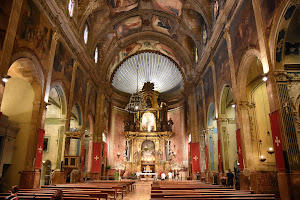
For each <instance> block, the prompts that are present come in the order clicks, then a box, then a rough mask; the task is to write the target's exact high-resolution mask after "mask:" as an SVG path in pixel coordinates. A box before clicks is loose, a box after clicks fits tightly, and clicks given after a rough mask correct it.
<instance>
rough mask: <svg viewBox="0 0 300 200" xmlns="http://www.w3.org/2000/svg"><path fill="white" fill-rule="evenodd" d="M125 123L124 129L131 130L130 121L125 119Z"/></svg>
mask: <svg viewBox="0 0 300 200" xmlns="http://www.w3.org/2000/svg"><path fill="white" fill-rule="evenodd" d="M123 123H124V131H130V124H129V121H128V120H127V119H125V120H124V121H123Z"/></svg>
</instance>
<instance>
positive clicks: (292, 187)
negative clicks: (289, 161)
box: [277, 172, 300, 200]
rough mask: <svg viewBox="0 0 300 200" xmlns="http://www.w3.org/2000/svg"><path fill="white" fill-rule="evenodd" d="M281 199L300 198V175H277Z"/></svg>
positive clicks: (280, 173)
mask: <svg viewBox="0 0 300 200" xmlns="http://www.w3.org/2000/svg"><path fill="white" fill-rule="evenodd" d="M277 177H278V186H279V191H280V199H282V200H288V199H296V198H297V197H300V190H299V188H300V173H282V172H279V173H278V174H277Z"/></svg>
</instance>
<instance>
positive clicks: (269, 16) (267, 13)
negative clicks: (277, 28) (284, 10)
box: [260, 0, 282, 27]
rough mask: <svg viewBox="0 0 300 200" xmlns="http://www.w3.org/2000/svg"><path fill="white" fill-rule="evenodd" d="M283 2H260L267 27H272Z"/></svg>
mask: <svg viewBox="0 0 300 200" xmlns="http://www.w3.org/2000/svg"><path fill="white" fill-rule="evenodd" d="M281 2H282V0H260V5H261V8H264V9H263V10H264V11H263V12H262V13H261V14H262V17H263V20H264V22H265V25H266V27H271V25H272V20H273V17H274V14H275V13H276V12H277V11H278V9H279V7H280V4H281Z"/></svg>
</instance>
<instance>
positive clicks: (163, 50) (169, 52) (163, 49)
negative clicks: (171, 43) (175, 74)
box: [154, 43, 180, 63]
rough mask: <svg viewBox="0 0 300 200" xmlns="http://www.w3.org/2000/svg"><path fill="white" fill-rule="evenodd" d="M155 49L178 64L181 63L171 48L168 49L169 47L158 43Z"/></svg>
mask: <svg viewBox="0 0 300 200" xmlns="http://www.w3.org/2000/svg"><path fill="white" fill-rule="evenodd" d="M154 47H155V48H156V49H157V50H158V51H160V52H161V53H162V54H165V55H167V56H168V57H170V58H172V59H173V60H174V61H175V62H176V63H180V61H179V59H178V56H177V53H175V51H173V49H171V48H170V47H168V46H167V45H164V44H162V43H157V44H155V45H154Z"/></svg>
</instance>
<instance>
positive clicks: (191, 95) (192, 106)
mask: <svg viewBox="0 0 300 200" xmlns="http://www.w3.org/2000/svg"><path fill="white" fill-rule="evenodd" d="M185 93H186V95H187V98H188V104H189V113H190V129H191V137H192V142H193V143H195V142H199V131H198V123H197V102H196V94H195V87H194V85H193V83H191V82H188V83H186V84H185Z"/></svg>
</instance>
